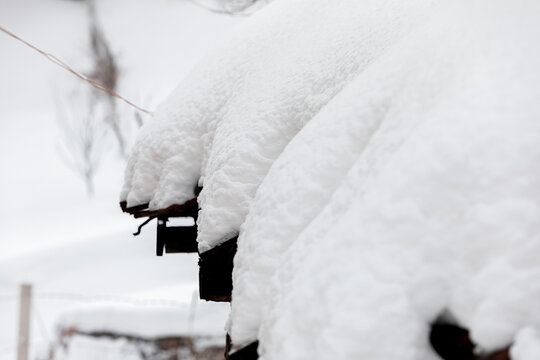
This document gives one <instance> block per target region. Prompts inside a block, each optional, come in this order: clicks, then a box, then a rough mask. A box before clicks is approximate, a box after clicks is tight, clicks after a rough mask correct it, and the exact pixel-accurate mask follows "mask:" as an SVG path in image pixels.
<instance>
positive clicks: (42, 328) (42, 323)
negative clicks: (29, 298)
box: [32, 300, 51, 344]
mask: <svg viewBox="0 0 540 360" xmlns="http://www.w3.org/2000/svg"><path fill="white" fill-rule="evenodd" d="M32 307H33V310H34V314H36V316H34V319H35V320H36V325H37V326H38V328H39V331H40V332H41V335H42V336H43V337H44V338H45V340H46V341H47V343H48V344H50V343H51V337H50V336H49V332H48V331H47V326H46V325H45V321H44V320H43V317H42V316H41V312H40V311H39V309H38V307H37V304H36V301H35V300H34V301H33V302H32Z"/></svg>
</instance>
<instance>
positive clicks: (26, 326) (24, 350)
mask: <svg viewBox="0 0 540 360" xmlns="http://www.w3.org/2000/svg"><path fill="white" fill-rule="evenodd" d="M20 291H21V292H20V302H19V336H18V338H17V360H28V348H29V342H30V302H31V297H32V285H30V284H22V285H21V290H20Z"/></svg>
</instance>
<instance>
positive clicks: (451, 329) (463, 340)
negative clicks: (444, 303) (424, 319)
mask: <svg viewBox="0 0 540 360" xmlns="http://www.w3.org/2000/svg"><path fill="white" fill-rule="evenodd" d="M429 340H430V342H431V346H432V347H433V349H434V350H435V352H436V353H437V354H438V355H439V356H440V357H441V358H442V359H444V360H510V352H509V348H505V349H502V350H499V351H496V352H494V353H491V354H488V355H477V354H475V352H474V348H475V344H474V343H473V342H472V340H471V338H470V336H469V331H468V330H467V329H465V328H462V327H460V326H457V325H452V324H437V323H436V324H433V325H432V327H431V332H430V334H429Z"/></svg>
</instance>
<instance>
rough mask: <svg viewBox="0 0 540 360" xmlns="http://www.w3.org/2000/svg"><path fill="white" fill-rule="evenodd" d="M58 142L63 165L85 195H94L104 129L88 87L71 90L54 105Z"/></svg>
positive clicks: (102, 147) (104, 134) (100, 110)
mask: <svg viewBox="0 0 540 360" xmlns="http://www.w3.org/2000/svg"><path fill="white" fill-rule="evenodd" d="M57 111H58V116H57V119H58V122H59V125H60V126H59V127H60V129H61V131H62V136H61V139H62V142H61V143H60V144H59V147H58V151H59V154H60V157H61V158H62V160H63V161H64V163H65V164H66V166H67V167H68V168H69V169H71V170H73V171H74V172H75V173H77V174H78V175H79V176H80V177H81V178H82V179H83V180H84V182H85V184H86V192H87V194H88V195H89V196H91V195H93V194H94V176H95V174H96V171H97V170H98V167H99V164H100V160H101V158H102V154H103V150H104V147H105V144H106V139H107V131H106V128H105V127H104V126H103V123H102V120H101V117H102V116H103V114H102V113H103V112H104V111H105V110H104V109H103V107H100V106H97V104H96V97H95V96H94V94H92V92H91V91H89V90H88V89H84V88H81V89H79V90H76V91H73V92H72V93H71V94H69V96H68V97H67V98H66V99H65V101H64V103H61V104H59V106H57Z"/></svg>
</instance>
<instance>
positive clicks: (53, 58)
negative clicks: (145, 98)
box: [0, 26, 152, 115]
mask: <svg viewBox="0 0 540 360" xmlns="http://www.w3.org/2000/svg"><path fill="white" fill-rule="evenodd" d="M0 30H2V31H3V32H4V33H6V34H7V35H9V36H11V37H12V38H14V39H15V40H18V41H20V42H22V43H23V44H25V45H26V46H28V47H30V48H32V49H34V50H35V51H37V52H38V53H40V54H41V55H43V56H45V57H46V58H47V59H49V61H51V62H53V63H54V64H56V65H58V66H60V67H62V68H64V69H65V70H67V71H69V72H70V73H72V74H73V75H75V76H76V77H78V78H79V79H81V80H84V81H86V82H87V83H89V84H90V85H92V86H93V87H95V88H96V89H98V90H101V91H104V92H106V93H107V94H109V95H111V96H114V97H116V98H118V99H120V100H122V101H124V102H125V103H126V104H128V105H131V106H132V107H134V108H135V109H137V110H139V111H142V112H144V113H146V114H150V115H151V114H152V112H151V111H149V110H146V109H143V108H142V107H140V106H138V105H135V104H134V103H132V102H131V101H129V100H127V99H126V98H124V97H123V96H121V95H119V94H118V93H116V92H114V91H113V90H111V89H109V88H108V87H106V86H105V85H103V84H100V83H98V82H96V81H94V80H92V79H89V78H88V77H87V76H85V75H83V74H81V73H79V72H77V71H75V70H73V68H71V67H70V66H69V65H67V64H66V63H65V62H63V61H62V60H60V59H58V58H57V57H56V56H54V55H52V54H49V53H48V52H45V51H43V50H41V49H39V48H38V47H36V46H34V45H32V44H30V43H29V42H28V41H26V40H24V39H21V38H20V37H18V36H17V35H15V34H13V33H12V32H11V31H8V30H6V29H4V28H3V27H2V26H0Z"/></svg>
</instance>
